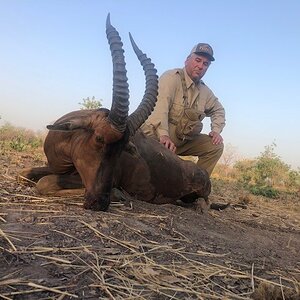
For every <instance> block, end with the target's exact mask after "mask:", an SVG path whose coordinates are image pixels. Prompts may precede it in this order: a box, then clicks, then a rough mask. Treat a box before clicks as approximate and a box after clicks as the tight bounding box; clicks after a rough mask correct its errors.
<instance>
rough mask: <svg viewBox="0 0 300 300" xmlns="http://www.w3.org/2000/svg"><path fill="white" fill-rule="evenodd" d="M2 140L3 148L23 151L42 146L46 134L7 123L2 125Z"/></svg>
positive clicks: (0, 136) (1, 145)
mask: <svg viewBox="0 0 300 300" xmlns="http://www.w3.org/2000/svg"><path fill="white" fill-rule="evenodd" d="M0 141H1V143H0V147H1V149H2V150H15V151H18V152H22V151H25V150H28V149H36V148H39V147H41V146H42V145H43V141H44V134H42V133H39V132H34V131H32V130H29V129H24V128H20V127H15V126H13V125H11V124H9V123H6V124H5V125H3V126H1V127H0Z"/></svg>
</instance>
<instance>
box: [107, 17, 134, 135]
mask: <svg viewBox="0 0 300 300" xmlns="http://www.w3.org/2000/svg"><path fill="white" fill-rule="evenodd" d="M106 36H107V40H108V44H109V46H110V52H111V56H112V62H113V94H112V104H111V110H110V113H109V115H108V120H109V121H110V122H111V123H112V124H113V125H114V126H115V127H116V128H117V130H119V131H120V132H124V131H125V129H126V121H127V117H128V110H129V89H128V83H127V81H128V79H127V76H126V67H125V58H124V50H123V48H122V47H123V43H122V41H121V38H120V36H119V33H118V31H117V30H116V29H115V28H114V27H113V26H112V25H111V23H110V14H108V15H107V19H106Z"/></svg>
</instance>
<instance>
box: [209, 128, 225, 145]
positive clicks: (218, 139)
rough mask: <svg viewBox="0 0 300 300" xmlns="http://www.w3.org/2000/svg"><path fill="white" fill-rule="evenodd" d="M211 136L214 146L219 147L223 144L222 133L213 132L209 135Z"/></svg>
mask: <svg viewBox="0 0 300 300" xmlns="http://www.w3.org/2000/svg"><path fill="white" fill-rule="evenodd" d="M209 136H210V137H211V138H212V143H213V144H214V145H219V144H222V143H223V138H222V137H221V135H220V133H217V132H214V131H211V132H210V133H209Z"/></svg>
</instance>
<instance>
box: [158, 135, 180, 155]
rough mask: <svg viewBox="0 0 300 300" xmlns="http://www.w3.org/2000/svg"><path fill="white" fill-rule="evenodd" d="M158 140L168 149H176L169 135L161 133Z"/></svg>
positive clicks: (173, 150)
mask: <svg viewBox="0 0 300 300" xmlns="http://www.w3.org/2000/svg"><path fill="white" fill-rule="evenodd" d="M159 142H160V143H161V144H163V145H164V146H165V147H166V148H167V149H170V150H171V151H172V152H174V153H175V151H176V146H175V144H174V143H173V142H172V141H171V139H170V137H169V136H167V135H162V136H161V137H160V138H159Z"/></svg>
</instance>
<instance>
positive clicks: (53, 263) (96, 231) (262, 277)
mask: <svg viewBox="0 0 300 300" xmlns="http://www.w3.org/2000/svg"><path fill="white" fill-rule="evenodd" d="M0 181H1V182H2V183H1V185H0V211H1V212H0V226H1V228H0V253H1V255H0V256H1V257H2V258H0V268H1V270H2V271H1V272H2V275H0V298H2V299H73V298H78V299H83V298H86V299H97V298H100V299H205V300H206V299H265V300H271V299H282V300H287V299H300V293H299V286H300V282H299V278H300V269H299V266H300V265H298V266H295V268H293V269H289V270H286V269H276V268H275V269H272V270H269V271H266V270H265V269H264V266H263V265H255V264H254V263H251V264H249V263H244V262H241V261H236V260H234V259H232V256H230V252H231V249H228V251H225V252H220V251H212V250H207V248H205V245H203V247H202V248H199V246H197V245H196V246H195V245H193V241H192V238H193V237H192V236H187V235H186V234H185V233H183V232H181V231H180V230H178V229H176V228H175V227H173V226H172V219H170V217H169V216H168V215H167V214H158V213H156V212H151V211H150V212H146V211H145V210H143V209H140V210H137V211H132V210H131V208H129V207H127V206H124V205H123V204H120V203H113V204H112V205H111V210H110V212H109V213H95V212H90V211H84V210H83V209H82V208H81V206H82V199H81V197H77V198H76V197H70V198H55V197H39V196H37V195H36V194H35V192H34V189H33V188H28V187H25V186H21V185H20V184H18V183H17V182H16V181H15V180H14V178H13V177H12V176H10V175H8V174H7V172H4V173H3V175H1V178H0ZM25 191H26V192H25ZM213 197H216V196H213ZM213 197H212V199H213ZM237 199H238V198H237ZM218 200H219V201H220V200H223V201H224V202H231V203H232V195H231V194H230V192H229V191H228V194H226V192H225V193H224V194H223V196H219V197H218ZM259 201H264V200H262V199H260V198H253V197H251V198H249V197H246V196H241V197H240V199H238V200H237V201H236V202H237V203H242V202H243V203H244V204H245V205H249V204H251V205H252V206H251V207H250V208H248V210H247V214H244V215H243V216H242V217H241V224H242V223H247V222H253V214H254V213H256V214H257V210H255V205H259ZM246 202H247V203H246ZM237 203H236V204H237ZM237 207H238V206H237ZM266 207H268V208H269V209H270V210H269V213H268V214H269V215H267V216H266V215H264V214H259V215H258V216H256V217H255V218H256V220H259V222H260V221H261V222H266V220H267V221H268V222H269V221H270V219H274V218H275V221H274V226H277V224H278V222H281V223H280V225H281V226H282V222H285V223H283V225H286V226H293V228H294V229H295V230H299V231H300V225H299V222H298V221H299V218H297V216H296V214H295V215H293V213H291V212H289V213H291V214H289V216H290V218H286V219H284V218H280V214H282V215H284V214H286V213H287V211H282V210H281V211H280V212H279V211H278V207H276V205H275V206H274V202H273V205H271V203H266ZM280 207H282V206H280ZM281 209H282V208H281ZM212 217H214V213H212ZM132 219H134V220H135V221H136V223H135V224H136V225H132V223H131V222H129V221H130V220H132ZM170 220H171V221H170ZM224 220H225V221H224V222H226V219H224ZM149 224H151V226H148V225H149ZM224 224H225V223H224ZM146 225H147V226H146ZM153 228H155V230H156V231H155V234H153V232H151V231H150V229H151V230H152V229H153ZM159 232H168V235H164V236H159ZM245 253H247V249H246V250H245Z"/></svg>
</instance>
